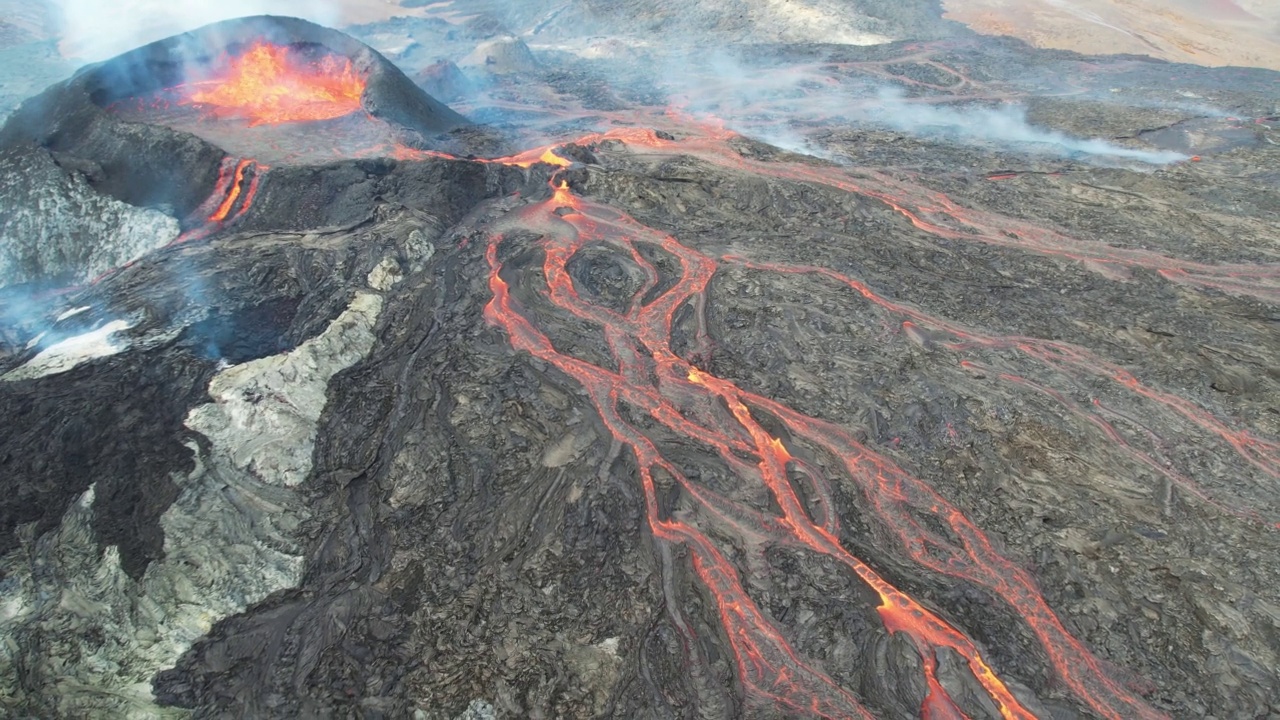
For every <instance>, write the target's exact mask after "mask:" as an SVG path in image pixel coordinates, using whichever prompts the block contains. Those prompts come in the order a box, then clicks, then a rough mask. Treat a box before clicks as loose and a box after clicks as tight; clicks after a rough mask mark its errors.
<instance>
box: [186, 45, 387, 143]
mask: <svg viewBox="0 0 1280 720" xmlns="http://www.w3.org/2000/svg"><path fill="white" fill-rule="evenodd" d="M365 84H366V83H365V78H364V77H362V76H361V75H360V74H359V73H357V72H356V70H355V68H354V67H353V65H352V63H351V60H350V59H349V58H339V57H336V56H334V55H329V54H325V55H322V56H321V57H318V58H316V57H309V56H308V53H306V52H305V51H304V50H302V49H299V48H295V47H292V46H283V45H275V44H272V43H269V42H265V41H262V40H259V41H257V42H255V43H254V44H253V45H252V46H250V47H249V49H247V50H245V51H244V52H243V53H242V54H240V55H239V56H237V57H234V58H231V59H230V61H229V62H228V63H227V66H226V68H225V69H223V70H222V71H221V72H219V73H217V74H216V75H215V76H214V77H211V78H208V79H205V80H200V81H196V82H192V83H188V84H186V85H184V86H182V87H181V88H179V90H181V91H183V97H182V98H181V99H180V100H179V101H178V102H179V103H180V104H183V105H192V106H195V107H197V108H199V109H202V110H204V111H205V112H207V113H209V114H211V115H213V116H215V117H227V116H230V117H242V118H244V119H246V120H248V121H249V127H255V126H258V125H277V124H282V123H292V122H311V121H317V120H331V119H333V118H339V117H342V116H344V115H349V114H351V113H354V112H357V111H359V110H360V109H361V105H360V99H361V96H362V95H363V94H364V89H365Z"/></svg>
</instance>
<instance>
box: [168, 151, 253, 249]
mask: <svg viewBox="0 0 1280 720" xmlns="http://www.w3.org/2000/svg"><path fill="white" fill-rule="evenodd" d="M268 169H269V168H268V167H267V166H266V165H262V164H259V163H256V162H254V161H253V160H235V159H234V158H231V157H226V158H223V159H222V164H221V166H220V167H219V168H218V179H217V180H216V181H215V182H214V184H213V192H211V193H210V194H209V197H208V198H207V199H205V201H204V203H202V204H201V205H200V207H198V208H196V211H195V213H194V215H193V217H192V219H191V220H190V222H191V224H192V227H191V229H189V230H187V231H186V232H184V233H182V234H181V235H179V236H178V238H177V239H176V240H174V243H183V242H190V241H193V240H202V239H204V238H207V237H209V236H210V235H212V234H213V233H215V232H217V231H219V230H221V229H222V228H224V227H226V226H227V225H228V224H230V223H232V222H234V221H235V220H237V219H239V218H240V217H241V216H243V215H244V214H245V213H246V212H247V211H248V210H249V208H250V206H252V204H253V199H254V197H255V196H256V195H257V194H258V184H259V183H260V182H261V181H262V176H263V174H264V173H265V172H266V171H267V170H268Z"/></svg>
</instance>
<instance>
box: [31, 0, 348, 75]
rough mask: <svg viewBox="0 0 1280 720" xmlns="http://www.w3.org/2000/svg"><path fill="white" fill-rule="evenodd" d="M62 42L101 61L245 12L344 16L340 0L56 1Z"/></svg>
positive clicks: (86, 58)
mask: <svg viewBox="0 0 1280 720" xmlns="http://www.w3.org/2000/svg"><path fill="white" fill-rule="evenodd" d="M51 1H52V3H53V5H55V6H56V8H57V15H58V24H59V34H60V36H61V41H60V42H59V47H60V48H61V50H62V53H63V55H65V56H66V57H67V58H69V59H72V60H76V61H79V62H96V61H98V60H105V59H107V58H109V57H113V56H115V55H119V54H120V53H122V52H125V51H127V50H132V49H133V48H135V47H138V46H139V45H145V44H147V43H149V42H154V41H156V40H160V39H163V38H166V37H169V36H170V35H176V34H178V33H181V32H186V31H188V30H193V29H195V28H198V27H200V26H202V25H207V24H209V23H212V22H218V21H219V20H229V19H231V18H237V17H244V16H246V15H266V14H270V15H290V16H293V17H300V18H303V19H306V20H311V21H313V22H317V23H320V24H322V25H333V24H335V23H337V22H339V21H340V20H341V19H342V18H343V15H344V12H343V8H341V7H340V4H339V2H336V1H335V0H115V1H114V2H103V0H51Z"/></svg>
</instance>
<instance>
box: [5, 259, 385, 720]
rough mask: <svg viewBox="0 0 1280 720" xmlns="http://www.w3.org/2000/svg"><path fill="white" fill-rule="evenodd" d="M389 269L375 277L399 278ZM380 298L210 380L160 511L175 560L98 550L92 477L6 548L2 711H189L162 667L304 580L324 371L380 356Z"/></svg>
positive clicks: (360, 298) (363, 301)
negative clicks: (179, 706) (308, 491)
mask: <svg viewBox="0 0 1280 720" xmlns="http://www.w3.org/2000/svg"><path fill="white" fill-rule="evenodd" d="M384 276H385V272H383V273H379V274H377V275H376V276H375V277H373V278H371V280H372V281H373V282H374V283H376V284H378V285H380V286H381V287H382V288H383V289H389V288H390V286H391V283H389V282H386V281H385V277H384ZM382 306H383V300H382V296H381V295H380V294H378V293H376V292H360V293H358V294H357V295H356V297H355V299H354V300H353V301H352V303H351V305H350V307H348V308H347V310H346V311H345V312H343V313H342V314H341V315H340V316H338V318H337V319H336V320H334V321H333V322H332V323H331V324H330V325H329V327H328V329H326V330H325V331H324V332H323V333H321V334H320V335H319V336H317V337H316V338H313V339H312V340H309V341H307V342H305V343H303V344H302V345H300V346H298V347H297V348H295V349H293V350H292V351H290V352H287V353H283V354H280V355H274V356H269V357H265V358H261V359H258V360H251V361H249V362H246V363H243V364H240V365H232V366H229V367H227V368H226V369H224V370H223V371H222V372H220V373H218V374H217V375H215V376H214V378H213V380H212V382H211V383H210V386H209V392H210V394H211V395H212V396H213V398H214V402H212V403H209V404H206V405H201V406H199V407H196V408H195V409H193V410H192V411H191V413H190V415H189V416H188V418H187V426H188V427H190V428H191V429H192V430H195V431H196V432H198V433H200V434H201V435H203V436H204V437H205V438H207V439H208V442H201V443H197V442H194V441H193V442H191V443H189V444H188V448H189V449H190V451H191V454H192V457H193V458H194V460H195V468H194V470H193V471H192V472H190V473H189V474H187V475H186V476H184V477H175V478H174V482H175V483H177V484H178V486H179V487H180V488H181V490H180V493H179V495H178V498H177V500H176V501H175V502H174V503H173V505H172V506H170V508H169V509H168V510H167V511H166V512H165V513H164V515H163V516H162V517H161V520H160V523H161V525H162V527H163V529H164V533H165V545H164V551H165V557H164V559H163V560H160V561H157V562H154V563H152V564H151V565H150V567H148V568H147V571H146V573H145V575H143V577H142V578H141V579H140V580H137V581H135V580H134V579H132V578H130V577H129V576H128V574H126V573H125V571H124V569H123V568H122V567H121V564H120V553H119V550H118V548H116V547H115V546H108V547H106V548H105V550H103V551H101V552H99V543H100V540H99V538H97V537H96V536H95V532H94V529H93V527H92V518H93V512H94V501H95V488H94V487H90V489H89V490H88V491H87V492H85V493H84V494H83V495H81V496H80V498H79V500H78V501H77V502H76V503H74V504H73V505H72V506H71V508H70V509H69V510H68V511H67V513H66V515H65V517H64V518H63V521H62V524H61V526H60V528H59V529H58V530H57V531H56V532H54V533H50V534H48V535H44V536H42V537H39V538H36V537H34V536H33V535H32V531H34V529H35V527H34V525H28V526H26V527H25V529H23V530H21V531H20V534H21V535H22V536H23V542H22V546H21V547H19V548H18V549H16V550H14V551H12V552H10V553H9V554H8V555H6V556H5V557H3V558H0V577H3V578H4V579H3V581H0V638H3V642H0V698H3V699H0V710H5V709H8V711H9V712H16V711H17V710H18V709H19V708H25V709H26V710H27V711H28V712H29V711H30V710H31V709H32V708H40V709H41V710H42V711H43V712H46V713H48V715H46V716H48V717H54V716H56V717H80V718H103V719H106V718H157V717H170V716H182V715H185V713H182V712H181V711H176V710H173V709H164V708H160V707H158V706H156V705H155V704H154V702H153V697H152V694H151V677H152V676H153V675H155V674H156V673H157V672H158V671H160V670H162V669H164V668H167V667H170V666H172V665H173V664H174V663H175V662H177V660H178V659H179V658H180V657H181V655H182V653H184V652H186V651H187V650H188V649H189V648H190V647H191V644H192V643H193V642H194V641H195V640H196V639H197V638H199V637H200V636H202V635H204V634H205V633H207V632H208V631H209V630H210V628H211V627H212V626H213V623H215V622H217V621H218V620H220V619H222V618H225V617H227V616H229V615H233V614H235V613H239V612H243V611H244V610H245V609H246V608H247V607H248V606H250V605H252V604H254V603H256V602H259V601H261V600H262V599H264V598H266V597H267V596H268V595H270V594H271V593H273V592H276V591H278V590H282V589H285V588H289V587H293V586H295V585H296V584H297V583H298V581H299V580H300V579H301V577H302V571H303V555H304V552H303V550H302V547H301V545H300V544H299V543H298V540H297V537H296V534H297V528H298V525H299V523H301V522H302V521H303V520H304V519H305V518H306V517H307V516H308V515H309V513H308V511H307V507H306V503H305V502H304V500H303V497H302V495H301V493H300V492H299V491H297V490H294V489H292V488H294V487H295V486H296V485H298V484H299V483H300V482H301V481H302V480H303V479H304V478H305V477H306V476H307V474H308V473H309V471H310V469H311V451H312V447H313V445H314V442H315V433H316V426H317V423H318V421H319V419H320V413H321V412H322V411H323V409H324V404H325V389H326V387H327V386H328V383H329V380H330V379H331V378H332V377H333V375H334V374H335V373H337V372H338V371H340V370H342V369H344V368H347V367H349V366H350V365H352V364H353V363H355V362H357V361H359V360H360V359H361V358H362V357H363V356H364V354H365V353H367V352H368V351H369V348H370V347H371V346H372V345H373V342H374V335H373V326H374V323H375V322H376V320H377V318H378V314H379V313H380V312H381V310H382ZM19 667H21V668H22V672H21V673H19V672H18V668H19Z"/></svg>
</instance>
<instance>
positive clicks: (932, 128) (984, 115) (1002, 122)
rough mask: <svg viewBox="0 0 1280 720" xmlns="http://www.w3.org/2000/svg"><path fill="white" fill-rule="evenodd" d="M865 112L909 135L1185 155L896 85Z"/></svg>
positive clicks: (1015, 108)
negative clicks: (941, 101)
mask: <svg viewBox="0 0 1280 720" xmlns="http://www.w3.org/2000/svg"><path fill="white" fill-rule="evenodd" d="M877 100H878V102H877V103H876V104H875V105H873V106H871V108H870V109H869V112H868V113H867V116H868V119H870V120H872V121H873V122H877V123H880V124H884V125H888V126H889V127H892V128H894V129H895V130H902V131H904V132H909V133H911V134H913V135H924V136H930V135H940V136H943V137H947V138H949V139H953V140H958V141H962V142H963V141H971V142H984V143H999V144H1002V145H1009V146H1014V147H1017V148H1018V149H1022V150H1026V151H1028V152H1039V153H1044V154H1052V155H1091V156H1099V157H1108V158H1117V159H1123V160H1137V161H1140V162H1145V163H1151V164H1153V165H1160V164H1164V163H1171V162H1177V161H1180V160H1186V159H1187V156H1186V155H1183V154H1182V153H1177V152H1173V151H1170V150H1141V149H1136V148H1130V147H1125V146H1123V145H1117V144H1115V143H1113V142H1108V141H1106V140H1101V139H1096V138H1092V139H1090V138H1076V137H1072V136H1070V135H1068V134H1066V133H1064V132H1061V131H1059V130H1050V129H1047V128H1040V127H1036V126H1034V125H1032V124H1031V123H1030V122H1029V121H1028V120H1027V110H1026V108H1025V107H1022V106H1020V105H1001V106H1000V107H990V106H985V105H970V106H955V105H937V104H928V103H912V102H910V101H908V100H907V99H906V97H905V96H904V95H903V93H902V92H901V91H899V90H896V89H884V90H882V91H881V92H880V93H879V96H878V98H877Z"/></svg>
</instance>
